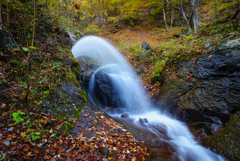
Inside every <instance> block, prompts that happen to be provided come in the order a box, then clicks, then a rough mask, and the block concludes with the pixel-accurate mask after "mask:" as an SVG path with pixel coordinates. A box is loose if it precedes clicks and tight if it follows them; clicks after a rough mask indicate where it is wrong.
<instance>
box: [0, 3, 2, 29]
mask: <svg viewBox="0 0 240 161" xmlns="http://www.w3.org/2000/svg"><path fill="white" fill-rule="evenodd" d="M0 29H2V4H0Z"/></svg>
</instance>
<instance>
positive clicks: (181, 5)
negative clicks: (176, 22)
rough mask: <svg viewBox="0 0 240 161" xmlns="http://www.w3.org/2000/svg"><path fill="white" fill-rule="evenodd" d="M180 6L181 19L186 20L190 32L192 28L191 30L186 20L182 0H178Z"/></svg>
mask: <svg viewBox="0 0 240 161" xmlns="http://www.w3.org/2000/svg"><path fill="white" fill-rule="evenodd" d="M180 8H181V12H182V16H183V19H184V20H185V21H186V23H187V27H188V31H189V32H191V31H192V30H191V27H190V24H189V22H188V19H187V16H186V14H185V11H184V9H183V3H182V0H180Z"/></svg>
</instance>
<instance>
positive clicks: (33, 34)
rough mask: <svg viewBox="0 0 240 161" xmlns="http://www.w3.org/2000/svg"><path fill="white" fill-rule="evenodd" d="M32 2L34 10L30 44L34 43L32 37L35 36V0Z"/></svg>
mask: <svg viewBox="0 0 240 161" xmlns="http://www.w3.org/2000/svg"><path fill="white" fill-rule="evenodd" d="M33 3H34V6H33V7H34V11H33V29H32V30H33V33H32V46H33V45H34V37H35V15H36V0H33Z"/></svg>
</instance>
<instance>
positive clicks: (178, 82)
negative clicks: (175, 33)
mask: <svg viewBox="0 0 240 161" xmlns="http://www.w3.org/2000/svg"><path fill="white" fill-rule="evenodd" d="M159 90H160V93H159V95H158V96H157V101H156V103H157V104H158V105H159V106H160V107H161V108H163V109H164V110H165V111H169V112H170V113H172V114H174V115H176V116H177V117H178V118H179V119H181V120H184V121H187V122H192V123H194V122H196V124H195V125H194V127H193V128H196V129H197V130H200V132H201V131H202V132H204V133H205V135H206V134H207V135H212V134H214V133H216V132H217V131H219V130H220V129H221V128H223V127H224V126H225V125H226V124H227V123H228V121H229V119H230V117H231V116H232V115H233V114H235V113H236V112H237V111H240V108H239V102H240V39H237V40H231V41H228V42H225V43H223V44H222V45H220V46H219V47H217V48H215V49H213V50H211V51H209V52H208V53H206V54H205V55H204V56H202V57H198V58H196V59H194V60H190V61H187V62H181V63H180V64H179V65H178V67H177V68H176V69H175V70H174V71H173V72H167V73H165V75H164V78H163V85H162V86H161V87H160V89H159ZM238 121H239V122H238V123H240V119H239V120H238ZM196 125H198V126H196ZM237 131H238V129H235V130H234V129H233V131H232V133H238V132H237ZM232 136H233V138H232V139H233V140H234V139H236V140H237V139H238V138H237V137H235V136H236V135H232ZM221 137H223V135H222V136H221ZM225 141H226V140H225V139H222V140H221V141H220V140H219V143H218V144H226V142H225ZM234 144H237V145H238V147H240V142H235V143H234ZM214 148H215V151H217V152H219V153H220V154H224V155H225V153H221V147H219V149H218V150H217V149H216V148H217V147H214Z"/></svg>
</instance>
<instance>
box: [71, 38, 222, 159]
mask: <svg viewBox="0 0 240 161" xmlns="http://www.w3.org/2000/svg"><path fill="white" fill-rule="evenodd" d="M72 53H73V55H74V57H75V58H76V59H80V58H81V57H89V58H91V59H92V60H94V61H96V62H97V63H98V64H99V68H98V69H96V70H95V71H94V74H93V75H92V76H91V79H90V82H89V87H88V89H87V91H88V96H89V98H90V100H91V101H92V102H93V103H94V104H95V105H96V106H98V107H102V105H106V106H107V105H109V104H111V105H115V106H117V107H119V108H125V110H126V112H128V113H130V118H132V119H134V120H135V121H134V123H135V124H136V125H138V124H140V123H139V121H138V119H139V118H147V120H148V123H145V124H146V126H147V128H148V129H149V130H150V131H152V132H153V133H155V134H156V135H157V136H160V134H158V131H157V130H156V129H155V128H154V127H157V126H158V125H160V124H161V125H164V127H165V128H166V131H167V135H168V137H169V138H170V141H171V142H172V143H173V144H174V145H175V146H176V147H175V148H176V150H177V151H178V154H179V158H180V159H181V160H182V161H224V159H223V158H222V157H221V156H219V155H217V154H215V153H214V152H212V151H211V150H209V149H206V148H204V147H203V146H201V145H199V144H198V143H197V142H196V141H195V140H194V137H193V135H192V134H191V133H190V131H189V130H188V128H187V126H186V125H185V124H184V123H182V122H180V121H178V120H176V119H173V118H171V117H169V116H166V115H164V114H162V113H160V112H159V111H157V110H156V109H155V108H154V107H153V106H152V105H151V103H149V100H147V98H145V97H144V96H145V93H144V91H143V88H142V87H141V85H140V84H139V83H138V82H137V75H136V73H135V72H134V71H133V70H132V69H131V67H130V65H129V64H128V63H127V61H126V60H125V59H124V57H123V56H122V55H121V53H120V52H119V51H117V50H116V49H115V48H114V47H113V46H112V45H111V44H110V43H108V42H107V41H106V40H104V39H103V38H100V37H97V36H86V37H84V38H82V39H80V40H79V41H77V42H76V44H75V45H74V46H73V48H72ZM98 79H101V81H102V82H105V83H106V82H107V83H110V85H109V86H106V85H105V84H104V85H102V86H101V87H99V86H98V84H97V83H98V82H97V81H98ZM109 87H111V89H109ZM97 88H103V89H105V91H107V92H108V93H111V95H113V96H114V97H116V98H114V99H112V100H109V98H108V97H107V94H106V96H104V93H101V95H99V93H97V92H98V90H99V89H97ZM111 90H112V91H111ZM102 95H103V96H102ZM99 97H101V99H99ZM110 115H111V113H110ZM139 126H140V125H139Z"/></svg>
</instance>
